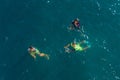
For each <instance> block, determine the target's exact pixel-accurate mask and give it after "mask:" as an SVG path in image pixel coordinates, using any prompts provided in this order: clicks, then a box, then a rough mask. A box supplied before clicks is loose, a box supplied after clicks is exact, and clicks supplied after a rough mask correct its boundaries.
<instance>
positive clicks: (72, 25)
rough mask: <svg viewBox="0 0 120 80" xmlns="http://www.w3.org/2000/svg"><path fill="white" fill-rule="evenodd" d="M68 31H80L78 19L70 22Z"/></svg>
mask: <svg viewBox="0 0 120 80" xmlns="http://www.w3.org/2000/svg"><path fill="white" fill-rule="evenodd" d="M69 29H70V30H75V29H77V30H79V29H80V22H79V19H78V18H76V19H74V20H73V21H72V24H71V25H70V27H69Z"/></svg>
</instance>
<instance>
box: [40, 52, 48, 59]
mask: <svg viewBox="0 0 120 80" xmlns="http://www.w3.org/2000/svg"><path fill="white" fill-rule="evenodd" d="M39 56H40V57H45V58H46V59H47V60H49V59H50V58H49V55H48V54H45V53H40V54H39Z"/></svg>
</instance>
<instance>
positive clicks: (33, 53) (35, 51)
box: [28, 46, 49, 60]
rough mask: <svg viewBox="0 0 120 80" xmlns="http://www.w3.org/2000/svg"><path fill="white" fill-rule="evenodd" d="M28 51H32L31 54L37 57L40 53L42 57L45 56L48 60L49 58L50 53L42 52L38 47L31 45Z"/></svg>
mask: <svg viewBox="0 0 120 80" xmlns="http://www.w3.org/2000/svg"><path fill="white" fill-rule="evenodd" d="M28 52H29V53H30V55H31V56H32V57H33V58H34V59H36V55H39V56H40V57H45V58H46V59H47V60H49V55H48V54H45V53H41V52H40V51H39V50H38V49H37V48H35V47H33V46H30V47H29V48H28Z"/></svg>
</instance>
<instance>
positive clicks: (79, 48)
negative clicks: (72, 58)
mask: <svg viewBox="0 0 120 80" xmlns="http://www.w3.org/2000/svg"><path fill="white" fill-rule="evenodd" d="M82 44H86V45H87V46H86V47H84V48H83V47H82V46H81V45H82ZM90 47H91V46H90V44H89V43H88V41H86V40H83V41H81V42H77V43H76V42H72V43H71V44H68V45H66V46H65V47H64V48H65V52H67V53H71V52H76V51H80V52H81V51H85V50H86V49H88V48H90Z"/></svg>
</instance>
